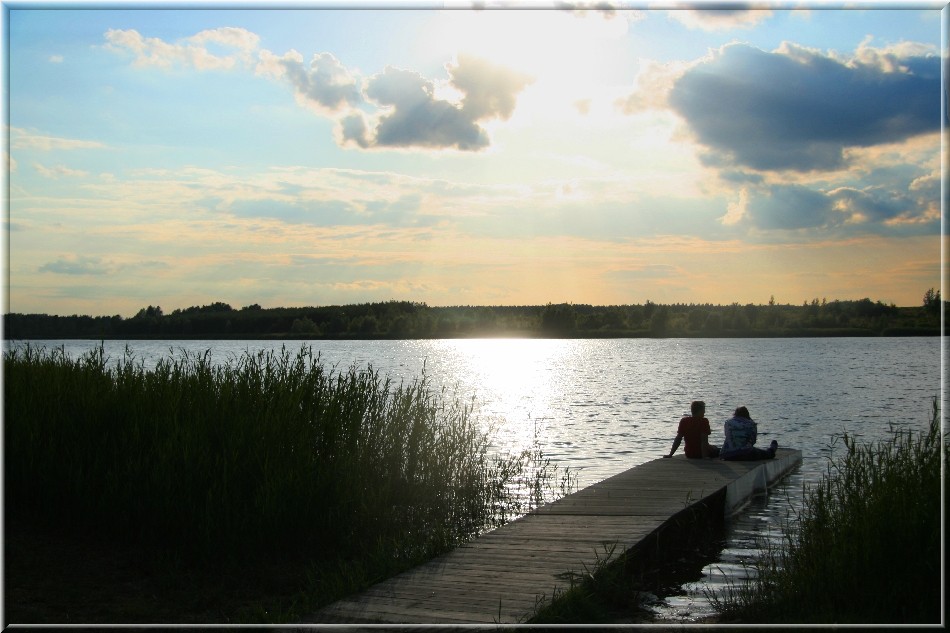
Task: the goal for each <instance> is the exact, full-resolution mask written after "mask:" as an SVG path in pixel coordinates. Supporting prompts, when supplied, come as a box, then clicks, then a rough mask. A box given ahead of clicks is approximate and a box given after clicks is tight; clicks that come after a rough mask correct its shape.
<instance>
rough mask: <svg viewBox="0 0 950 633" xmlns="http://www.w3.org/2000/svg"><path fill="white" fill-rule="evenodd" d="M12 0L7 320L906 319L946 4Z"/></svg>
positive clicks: (933, 232)
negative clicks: (277, 313)
mask: <svg viewBox="0 0 950 633" xmlns="http://www.w3.org/2000/svg"><path fill="white" fill-rule="evenodd" d="M42 6H43V5H36V6H35V7H34V6H31V5H30V4H29V3H24V4H16V5H13V6H12V7H4V9H5V12H6V13H5V20H6V27H7V30H8V34H7V37H8V42H7V45H8V59H7V60H6V61H7V64H6V66H7V69H6V72H7V79H8V85H9V94H8V97H9V98H8V105H7V106H6V107H7V109H8V111H7V113H6V114H7V117H6V119H7V120H6V123H7V126H6V134H7V137H8V140H9V143H8V147H9V155H8V156H7V157H6V159H7V165H8V168H7V170H6V172H7V173H6V177H7V178H8V185H9V208H8V215H7V218H6V219H7V221H6V222H5V223H4V233H5V235H4V237H5V238H6V239H5V240H4V242H5V246H4V248H5V250H6V252H5V256H6V263H5V266H6V275H5V281H6V283H7V284H8V292H7V293H5V295H6V296H5V301H6V302H7V305H5V311H6V312H19V313H49V314H63V315H68V314H90V315H112V314H120V315H123V316H131V315H134V314H135V313H136V312H137V311H138V310H139V309H141V308H142V307H144V306H146V305H160V306H162V307H163V308H164V309H165V311H166V312H171V311H172V310H173V309H176V308H186V307H189V306H193V305H204V304H208V303H211V302H213V301H222V302H226V303H229V304H230V305H232V306H234V307H235V308H240V307H242V306H246V305H250V304H260V305H261V306H263V307H265V308H270V307H281V306H286V307H291V306H310V305H314V306H316V305H331V304H350V303H365V302H374V301H386V300H391V299H394V300H401V301H402V300H405V301H417V302H424V303H427V304H429V305H432V306H448V305H543V304H547V303H565V302H569V303H576V304H594V305H617V304H640V303H644V302H646V301H647V300H650V301H653V302H654V303H712V304H731V303H733V302H738V303H742V304H745V303H755V304H764V303H767V302H768V301H769V299H770V298H772V297H774V299H775V300H776V301H777V302H780V303H791V304H801V303H802V302H803V301H810V300H811V299H813V298H819V299H821V298H827V299H828V300H829V301H830V300H834V299H842V300H847V299H861V298H865V297H867V298H870V299H872V300H875V301H877V300H880V301H884V302H886V303H894V304H896V305H899V306H912V305H920V304H921V301H922V297H923V295H924V292H925V291H926V290H927V289H928V288H940V285H941V278H942V273H943V272H944V270H943V269H942V266H943V263H942V260H941V251H942V249H943V248H944V247H945V238H944V237H943V236H942V234H941V230H942V229H941V213H942V209H941V195H942V193H941V183H942V177H943V175H942V165H941V125H942V122H943V117H945V112H943V111H942V107H943V106H942V102H941V91H942V90H943V84H942V79H941V63H942V61H941V60H942V55H943V51H942V50H941V31H942V26H943V21H944V19H945V18H944V14H943V11H946V9H945V8H943V6H942V5H940V4H939V3H935V4H933V5H932V6H930V7H927V6H924V5H915V7H916V8H901V7H889V8H873V9H867V8H864V9H843V8H840V9H828V8H824V7H823V8H822V9H820V10H818V9H817V8H815V7H814V6H809V5H808V4H807V3H805V4H803V5H802V7H801V8H798V9H795V10H791V9H786V8H779V7H778V6H776V7H775V8H760V9H750V10H738V9H734V10H732V9H730V10H725V9H723V10H710V9H705V8H702V6H701V5H683V7H684V8H682V9H676V10H668V9H651V8H648V5H643V6H633V5H630V4H626V3H622V4H617V5H616V6H615V7H614V8H613V9H609V10H601V9H598V10H595V9H590V8H584V7H583V6H580V5H578V7H579V8H576V9H567V8H556V9H555V8H548V9H539V10H514V9H504V10H500V9H494V8H488V9H483V10H463V9H450V10H438V9H415V10H410V9H405V8H393V9H386V10H382V9H378V8H368V9H361V8H360V5H353V7H352V8H349V7H346V8H342V9H341V8H337V9H327V8H320V7H319V5H315V6H314V7H307V6H306V5H301V6H300V7H299V8H283V9H264V8H241V7H240V5H238V6H236V7H232V8H225V7H222V8H203V9H182V8H180V7H178V8H175V5H171V6H169V7H168V8H165V7H163V6H162V4H160V3H159V4H155V5H139V6H138V7H137V8H132V7H131V6H129V7H123V6H122V5H104V6H102V7H100V8H96V9H93V8H83V6H82V5H78V6H77V7H75V8H73V7H68V5H67V6H65V7H64V6H62V5H57V8H52V9H43V8H42Z"/></svg>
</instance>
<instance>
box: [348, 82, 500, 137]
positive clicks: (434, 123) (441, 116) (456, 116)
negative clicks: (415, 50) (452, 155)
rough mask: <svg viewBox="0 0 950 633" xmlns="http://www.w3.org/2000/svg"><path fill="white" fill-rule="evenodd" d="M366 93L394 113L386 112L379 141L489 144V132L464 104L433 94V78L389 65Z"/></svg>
mask: <svg viewBox="0 0 950 633" xmlns="http://www.w3.org/2000/svg"><path fill="white" fill-rule="evenodd" d="M366 96H368V97H369V98H370V99H373V100H374V101H376V102H377V103H379V104H381V105H383V106H392V107H393V113H392V114H389V115H386V116H383V117H382V118H381V119H380V121H379V125H378V126H377V128H376V132H375V141H376V144H377V145H382V146H386V147H411V146H421V147H438V148H441V147H453V146H454V147H457V148H458V149H461V150H478V149H482V148H484V147H487V146H488V134H487V133H486V132H485V130H484V129H482V128H481V127H479V126H478V125H477V124H476V123H475V121H474V120H473V118H472V117H470V116H468V115H467V114H466V113H465V112H464V111H463V109H462V108H460V107H458V106H456V105H455V104H453V103H451V102H449V101H442V100H439V99H436V98H435V97H434V96H433V85H432V82H430V81H428V80H426V79H425V78H423V77H422V76H421V75H419V74H417V73H414V72H410V71H406V70H398V69H395V68H391V67H390V68H387V69H386V71H385V72H384V73H383V74H381V75H377V76H376V77H374V78H373V80H372V81H371V82H370V84H369V86H368V87H367V89H366Z"/></svg>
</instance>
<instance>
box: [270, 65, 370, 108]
mask: <svg viewBox="0 0 950 633" xmlns="http://www.w3.org/2000/svg"><path fill="white" fill-rule="evenodd" d="M257 73H258V74H264V75H270V76H273V77H279V78H284V79H286V80H287V81H288V82H290V84H291V85H292V86H293V88H294V93H295V95H296V96H297V99H298V101H300V102H301V103H303V104H304V105H308V106H311V107H316V108H317V109H324V110H329V111H336V110H340V109H342V108H344V107H347V106H349V107H355V106H358V105H359V104H361V103H362V102H363V96H362V94H361V88H360V81H359V78H358V77H357V76H356V75H355V74H353V73H351V72H350V71H348V70H347V69H346V68H345V67H344V66H343V64H341V63H340V61H339V60H338V59H337V58H336V57H334V56H333V55H332V54H331V53H317V54H315V55H314V56H313V58H312V59H311V60H310V65H309V66H307V65H305V64H304V63H303V56H302V55H301V54H300V53H298V52H297V51H294V50H291V51H289V52H288V53H286V54H284V55H283V56H280V57H278V56H277V55H274V54H273V53H271V52H270V51H261V54H260V63H259V64H258V66H257Z"/></svg>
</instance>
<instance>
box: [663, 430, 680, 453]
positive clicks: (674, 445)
mask: <svg viewBox="0 0 950 633" xmlns="http://www.w3.org/2000/svg"><path fill="white" fill-rule="evenodd" d="M682 440H683V436H682V435H680V434H679V433H677V434H676V439H675V440H673V448H671V449H670V454H669V455H664V456H663V457H673V454H674V453H676V449H678V448H679V447H680V442H681V441H682Z"/></svg>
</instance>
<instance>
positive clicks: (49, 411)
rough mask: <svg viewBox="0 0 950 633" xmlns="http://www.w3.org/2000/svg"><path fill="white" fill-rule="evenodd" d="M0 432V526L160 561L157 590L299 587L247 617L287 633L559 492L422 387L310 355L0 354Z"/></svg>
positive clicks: (529, 463) (538, 460)
mask: <svg viewBox="0 0 950 633" xmlns="http://www.w3.org/2000/svg"><path fill="white" fill-rule="evenodd" d="M4 433H5V437H4V440H5V443H6V444H5V446H6V451H5V453H6V454H5V473H4V475H5V482H6V491H5V492H6V512H7V513H8V516H10V514H11V513H12V514H14V515H18V514H20V513H22V514H24V515H29V516H34V517H39V518H40V519H41V520H42V521H43V522H44V523H45V524H47V525H60V526H69V530H70V531H74V532H76V533H77V534H79V533H82V534H85V535H93V536H94V537H95V538H96V539H98V540H100V541H102V542H111V541H115V542H116V543H118V544H119V546H121V547H129V548H133V549H134V550H135V551H142V552H154V553H155V554H154V556H153V557H152V558H153V561H158V564H159V565H160V567H161V569H162V570H163V571H162V573H163V574H165V575H166V576H167V577H175V576H181V577H186V576H187V575H188V573H190V571H189V570H196V569H197V570H204V572H207V571H208V570H220V569H230V570H245V571H246V570H248V569H253V570H257V571H260V570H262V569H265V568H267V569H293V570H296V571H295V572H294V574H290V573H289V572H288V573H287V574H286V575H295V580H294V581H293V583H292V584H293V586H295V587H296V586H303V587H304V589H303V594H300V593H299V592H297V593H298V595H295V596H294V597H293V598H291V599H289V603H290V605H289V606H288V605H287V604H284V605H283V606H279V607H278V608H277V609H276V611H277V613H274V609H272V608H270V607H267V606H264V605H263V604H262V605H260V606H259V607H256V611H257V612H256V613H250V614H247V613H245V615H244V616H242V617H244V618H247V619H251V620H260V621H275V620H277V621H284V620H288V619H292V618H293V617H294V616H295V615H299V612H300V611H301V609H306V608H312V607H314V606H317V605H319V604H320V603H322V602H326V601H329V600H331V599H333V598H336V597H339V596H341V595H344V594H345V593H348V592H350V591H354V590H356V589H358V588H360V587H362V586H365V585H366V584H368V583H371V582H373V581H374V580H379V579H381V578H384V577H386V576H387V575H390V574H392V573H395V572H396V571H398V570H400V569H402V568H405V567H407V566H409V565H412V564H414V563H417V562H419V561H421V560H425V559H427V558H430V557H432V556H434V555H436V554H438V553H441V552H443V551H446V550H447V549H450V548H452V547H454V546H456V545H457V544H459V543H461V542H463V541H465V540H467V539H470V538H471V537H473V536H475V535H477V534H479V533H480V532H482V531H484V530H487V529H491V528H492V527H494V526H497V525H500V524H502V523H504V522H506V521H508V520H510V519H511V518H514V517H516V516H518V515H520V514H522V513H524V512H526V511H527V510H528V509H529V508H530V507H532V506H534V505H536V504H539V503H542V502H544V501H546V500H550V499H551V498H554V497H556V496H557V495H558V494H560V493H561V492H563V491H564V490H565V489H567V488H569V487H570V485H571V483H570V482H571V475H570V473H569V472H567V473H558V470H557V468H556V467H553V466H551V465H550V464H549V462H548V461H547V460H546V459H545V458H544V456H543V455H542V454H541V452H540V450H539V449H537V448H534V449H528V450H525V451H523V452H521V453H518V454H513V455H496V454H495V453H494V452H492V451H491V450H490V446H491V438H490V437H489V436H488V435H487V434H486V433H484V432H483V431H481V430H480V428H479V426H478V425H477V424H476V422H475V420H473V419H472V415H471V406H469V405H465V404H464V403H462V402H460V401H459V400H458V399H457V398H450V397H448V395H447V394H446V393H445V392H444V391H438V392H436V391H434V390H433V389H432V387H431V384H430V382H429V380H428V378H427V377H426V376H425V375H423V376H421V377H420V378H418V379H416V380H413V381H412V382H409V383H400V384H395V383H394V382H392V381H391V380H390V379H389V378H383V377H381V376H380V375H379V373H378V372H376V371H374V370H373V369H372V368H366V369H358V368H356V367H352V368H349V369H347V370H341V371H337V370H333V369H327V368H326V367H325V366H324V365H323V364H322V363H321V362H320V358H319V356H316V357H315V356H314V355H313V353H312V352H311V350H310V349H309V348H301V350H300V351H299V352H297V353H296V354H295V355H292V354H291V353H289V352H288V351H287V350H286V349H284V350H282V351H281V352H280V353H275V352H267V353H265V352H260V353H258V354H246V355H244V356H243V357H240V358H238V359H235V360H234V361H232V362H230V363H228V364H226V365H216V364H213V363H211V362H210V360H209V355H208V354H203V355H202V354H199V355H188V354H185V353H184V352H182V353H181V355H179V356H176V357H169V358H166V359H163V360H161V361H160V362H159V363H158V365H157V366H156V367H155V369H154V370H146V369H145V368H144V364H143V363H142V362H136V360H135V359H134V358H133V356H132V354H131V352H129V351H128V350H127V352H126V355H125V357H124V358H122V359H118V361H117V362H114V363H113V362H110V360H109V359H107V358H105V357H104V353H103V350H102V348H101V347H100V348H99V349H98V350H96V351H93V352H91V353H88V354H86V355H83V356H82V357H80V358H78V359H71V358H69V357H67V356H66V355H65V354H64V353H63V352H62V350H53V351H51V352H46V351H45V350H38V349H35V348H32V347H27V348H25V349H24V350H21V351H13V352H9V353H7V354H5V355H4ZM559 486H560V489H559ZM186 572H187V573H186ZM204 572H200V573H199V576H200V575H201V573H204ZM242 573H243V572H242ZM258 575H260V574H258ZM264 575H266V574H264ZM199 584H200V583H199ZM261 590H262V593H267V591H268V590H267V588H266V587H264V586H262V587H261ZM199 591H200V590H199ZM282 591H283V592H284V593H287V591H290V589H287V588H284V589H282ZM250 593H253V591H251V592H250ZM291 593H293V591H291ZM304 594H306V595H304ZM315 594H318V595H315ZM285 602H286V601H285ZM9 608H10V607H9V606H8V609H9ZM253 610H254V609H253V608H252V611H253Z"/></svg>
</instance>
